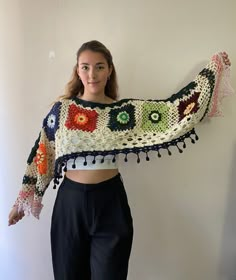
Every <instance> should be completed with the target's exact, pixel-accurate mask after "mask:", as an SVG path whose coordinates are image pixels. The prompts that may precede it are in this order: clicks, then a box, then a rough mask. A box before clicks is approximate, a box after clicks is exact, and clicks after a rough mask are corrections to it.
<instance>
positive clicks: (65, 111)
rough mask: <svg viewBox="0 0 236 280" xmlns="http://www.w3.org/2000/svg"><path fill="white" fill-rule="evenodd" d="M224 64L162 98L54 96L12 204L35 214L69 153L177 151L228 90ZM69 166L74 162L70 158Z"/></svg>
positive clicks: (217, 58)
mask: <svg viewBox="0 0 236 280" xmlns="http://www.w3.org/2000/svg"><path fill="white" fill-rule="evenodd" d="M229 71H230V70H229V67H228V66H226V65H225V64H224V63H223V59H222V57H221V55H220V54H216V55H214V56H213V57H212V59H211V60H210V62H209V63H208V64H207V66H206V67H205V68H204V69H203V70H202V71H201V72H200V73H199V74H198V75H197V76H196V78H195V79H194V80H193V81H192V82H190V83H189V84H188V85H187V86H186V87H184V88H183V89H181V90H180V91H179V92H177V93H175V94H173V95H172V96H171V97H169V98H167V99H165V100H142V99H130V98H129V99H122V100H120V101H117V102H114V103H112V104H100V103H96V102H91V101H85V100H82V99H79V98H77V97H74V98H70V99H63V100H60V101H58V102H56V103H55V104H54V105H53V107H52V109H51V110H50V112H49V113H48V115H47V116H46V118H45V119H44V120H43V126H42V129H41V131H40V134H39V137H38V139H37V140H36V142H35V145H34V147H33V148H32V151H31V153H30V155H29V158H28V161H27V168H26V172H25V175H24V178H23V186H22V188H21V190H20V193H19V195H18V197H17V200H16V202H15V204H14V205H17V206H18V209H19V210H21V209H23V210H24V211H25V212H26V213H30V212H31V213H32V214H33V215H34V216H35V217H37V218H39V214H40V212H41V209H42V206H43V205H42V203H41V202H42V198H43V195H44V193H45V191H46V189H47V187H48V186H49V184H50V182H51V180H52V179H53V178H54V187H55V186H56V185H57V184H59V179H60V178H62V171H63V170H64V171H66V170H67V169H66V164H67V161H68V160H69V159H74V161H75V160H76V158H77V157H84V164H85V165H86V164H87V161H86V157H87V156H93V157H94V163H95V162H96V156H98V155H99V156H100V158H101V156H103V159H104V158H105V156H106V155H114V159H113V160H115V155H118V154H123V155H124V160H125V161H127V160H128V158H127V155H128V154H130V153H134V154H136V155H137V162H140V156H139V154H140V153H141V152H143V153H145V155H146V160H149V156H148V152H150V151H156V152H157V154H158V156H159V157H160V156H161V152H160V151H161V150H162V149H165V150H167V151H168V154H169V155H171V151H170V147H171V146H174V147H176V148H177V149H178V150H179V152H180V153H182V151H183V148H185V147H186V143H185V139H186V138H190V139H191V141H192V143H194V142H195V140H197V139H198V137H197V135H196V133H195V131H194V127H195V125H196V124H197V123H199V122H200V121H202V120H203V119H204V118H205V117H206V116H209V117H212V116H217V115H221V111H220V107H219V105H220V103H221V100H222V98H223V97H224V96H225V95H227V94H229V93H231V92H232V91H233V90H232V88H231V86H230V84H229ZM74 167H76V166H75V163H74Z"/></svg>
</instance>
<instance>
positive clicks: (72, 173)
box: [65, 169, 119, 184]
mask: <svg viewBox="0 0 236 280" xmlns="http://www.w3.org/2000/svg"><path fill="white" fill-rule="evenodd" d="M118 173H119V170H118V169H97V170H68V171H67V172H66V174H65V175H66V177H67V178H69V179H71V180H73V181H76V182H79V183H83V184H96V183H100V182H102V181H106V180H108V179H110V178H112V177H114V176H115V175H117V174H118Z"/></svg>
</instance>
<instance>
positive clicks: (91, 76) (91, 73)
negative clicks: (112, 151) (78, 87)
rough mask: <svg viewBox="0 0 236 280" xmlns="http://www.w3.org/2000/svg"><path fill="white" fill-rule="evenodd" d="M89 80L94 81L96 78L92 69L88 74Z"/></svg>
mask: <svg viewBox="0 0 236 280" xmlns="http://www.w3.org/2000/svg"><path fill="white" fill-rule="evenodd" d="M89 74H90V75H89V76H90V79H95V78H96V71H95V70H94V69H91V71H90V73H89Z"/></svg>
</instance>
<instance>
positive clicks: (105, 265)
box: [51, 173, 133, 280]
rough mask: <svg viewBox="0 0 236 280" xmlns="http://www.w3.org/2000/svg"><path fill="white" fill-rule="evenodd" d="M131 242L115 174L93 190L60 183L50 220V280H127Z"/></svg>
mask: <svg viewBox="0 0 236 280" xmlns="http://www.w3.org/2000/svg"><path fill="white" fill-rule="evenodd" d="M132 241H133V221H132V216H131V212H130V207H129V204H128V200H127V195H126V191H125V188H124V185H123V180H122V178H121V175H120V173H119V174H118V175H116V176H115V177H113V178H111V179H108V180H106V181H103V182H101V183H98V184H82V183H78V182H75V181H72V180H70V179H69V178H67V177H64V179H63V181H62V183H61V185H60V187H59V190H58V193H57V197H56V201H55V205H54V208H53V213H52V220H51V251H52V263H53V272H54V277H55V280H126V279H127V274H128V263H129V257H130V252H131V247H132Z"/></svg>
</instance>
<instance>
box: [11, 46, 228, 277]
mask: <svg viewBox="0 0 236 280" xmlns="http://www.w3.org/2000/svg"><path fill="white" fill-rule="evenodd" d="M221 57H222V60H223V62H224V64H225V66H230V61H229V59H228V55H227V54H226V53H221ZM215 63H218V64H217V65H220V64H219V63H220V62H215ZM214 67H215V64H214ZM214 67H213V68H214ZM215 68H216V67H215ZM215 68H214V69H215ZM212 71H213V70H212ZM217 71H218V70H215V73H217ZM208 72H209V71H208ZM213 72H214V71H213ZM213 72H211V73H210V74H209V73H208V75H210V76H211V78H212V73H213ZM201 75H202V74H201ZM204 75H205V74H204ZM209 81H210V79H209ZM196 85H197V82H196V83H195V86H196ZM191 86H193V85H192V84H191ZM190 90H193V88H190V86H188V87H186V88H185V89H184V93H185V94H186V92H187V91H189V92H190ZM212 92H213V90H212ZM204 94H205V93H204ZM212 94H213V93H212ZM195 95H196V94H195ZM205 95H206V94H205ZM176 96H178V98H179V96H180V93H178V94H177V95H174V99H176V98H177V97H176ZM197 96H198V98H199V96H200V95H199V92H197ZM191 98H192V97H191ZM191 98H190V99H191ZM174 99H173V98H172V99H169V101H170V100H171V101H172V103H174V101H173V100H174ZM210 99H212V98H211V97H210ZM210 99H209V100H210ZM199 100H200V99H199ZM201 100H202V97H201ZM139 101H140V100H136V101H135V100H134V101H133V100H129V102H126V100H124V101H120V102H119V101H117V81H116V72H115V67H114V65H113V62H112V56H111V54H110V52H109V50H108V49H107V48H106V47H105V46H104V45H103V44H101V43H100V42H98V41H90V42H87V43H85V44H83V45H82V46H81V48H80V49H79V50H78V52H77V64H76V65H75V67H74V70H73V76H72V80H71V81H70V82H69V83H68V85H67V90H66V94H65V95H64V96H62V98H61V99H60V101H59V102H56V103H55V104H54V106H53V108H52V110H51V111H50V113H49V114H48V115H47V117H46V118H45V119H44V122H43V128H44V130H42V131H41V133H40V135H39V138H38V139H37V141H36V143H35V146H34V147H33V149H32V151H31V154H30V156H29V159H28V167H27V171H26V175H25V176H24V178H23V189H22V190H21V191H20V194H19V197H18V199H17V201H16V203H15V205H14V207H13V209H12V211H11V212H10V214H9V225H13V224H16V223H17V222H18V221H19V220H21V219H22V218H23V217H24V215H25V214H24V212H25V211H27V210H28V212H29V211H30V212H31V213H32V214H33V215H34V216H35V217H38V216H39V213H40V211H41V208H42V204H41V198H42V196H43V195H44V192H45V190H46V188H47V187H48V185H49V183H50V181H51V179H52V178H53V176H54V183H55V185H56V184H58V183H59V179H60V178H62V176H61V169H62V166H64V172H65V174H64V178H63V181H62V183H61V185H60V188H59V190H58V193H57V198H56V201H55V205H54V209H53V215H52V223H51V249H52V260H53V270H54V276H55V279H56V280H59V279H60V280H62V279H64V280H65V279H66V280H67V279H68V280H73V279H85V280H86V279H87V280H88V279H94V280H106V279H109V280H110V279H113V280H115V279H117V280H118V279H119V280H124V279H126V278H127V273H128V262H129V257H130V252H131V247H132V240H133V222H132V216H131V212H130V208H129V204H128V200H127V196H126V192H125V189H124V185H123V180H122V178H121V175H120V173H119V170H118V164H117V156H118V154H119V153H122V152H124V153H125V155H126V156H127V154H128V153H129V152H135V153H136V154H137V157H138V162H139V156H138V153H139V152H140V151H144V152H145V153H146V154H147V152H148V151H150V150H152V149H153V150H157V151H158V155H159V148H166V149H168V148H169V145H175V146H177V147H178V149H179V146H178V145H177V142H176V140H175V139H174V137H173V133H174V132H173V131H177V130H178V129H177V128H176V127H175V128H174V129H173V131H172V138H173V139H174V140H171V141H172V142H171V141H170V142H165V141H163V145H162V144H160V142H158V143H155V145H154V144H153V145H150V143H149V144H148V145H146V142H142V147H141V146H140V147H141V148H139V147H137V145H136V144H137V143H134V142H135V141H136V140H139V141H141V140H142V141H143V139H142V137H146V134H148V133H149V130H148V126H147V122H144V121H143V117H142V123H141V125H142V128H143V131H146V133H143V132H142V133H141V134H140V135H137V133H136V132H135V133H134V134H133V135H131V134H130V133H129V131H131V132H132V130H133V129H134V128H135V126H137V122H138V121H139V120H140V119H139V117H137V112H138V111H137V110H136V111H135V113H134V111H133V110H134V109H137V108H138V106H140V104H141V106H144V107H143V108H144V110H143V112H146V111H147V108H146V107H145V106H146V105H147V103H145V104H144V102H143V101H140V102H139ZM141 102H142V103H141ZM146 102H148V101H146ZM158 102H159V101H158ZM184 102H185V101H184ZM184 102H182V103H183V104H182V105H185V104H184ZM199 102H200V101H199ZM159 103H161V102H159ZM162 103H163V102H162ZM205 103H206V102H205ZM148 105H150V103H148ZM154 105H155V106H156V103H155V104H151V106H154ZM159 105H160V104H157V106H159ZM194 105H195V103H194V102H191V103H190V104H187V106H186V107H185V108H184V111H183V112H182V113H181V114H180V118H179V121H178V123H182V122H184V121H185V122H186V119H187V121H189V119H190V118H189V117H190V115H191V114H196V113H197V112H198V111H200V110H198V109H199V107H200V105H199V106H196V107H195V109H194ZM155 106H154V107H155ZM163 106H164V105H163V104H161V107H160V106H159V107H160V108H161V109H160V110H159V107H155V110H154V109H153V110H151V114H148V121H151V122H152V125H156V129H157V131H158V132H159V133H160V134H163V132H164V131H166V130H165V129H166V128H165V127H164V126H163V123H162V124H160V119H161V118H160V116H161V115H160V114H159V113H160V112H162V111H163V112H164V113H165V114H166V112H167V111H165V110H164V109H163V108H164V107H163ZM165 106H166V104H165ZM206 106H207V107H206V109H207V110H208V109H209V104H208V105H206ZM120 107H122V109H123V110H122V111H120ZM165 108H166V107H165ZM145 110H146V111H145ZM161 110H162V111H161ZM166 110H167V109H166ZM207 110H206V111H207ZM111 112H112V113H111ZM103 113H104V115H102V114H103ZM164 113H163V115H162V117H164ZM99 114H100V116H106V117H100V119H99V120H98V118H99ZM143 115H144V113H143ZM182 115H183V116H182ZM107 117H109V121H107ZM131 117H133V121H134V122H133V123H131ZM202 117H203V116H202V115H200V116H199V118H198V121H200V120H201V119H202ZM195 119H197V118H196V117H195ZM95 120H96V122H95ZM117 121H118V122H119V123H116V122H117ZM135 121H136V123H135ZM191 121H192V120H191ZM189 122H190V121H189ZM192 122H193V121H192ZM62 123H63V125H62ZM104 123H105V125H104ZM194 124H195V123H194ZM105 126H106V129H105V128H104V127H105ZM190 126H192V123H191V125H190ZM190 126H189V127H190ZM183 127H184V128H185V130H183V131H184V132H186V134H185V135H186V137H190V138H191V133H192V132H191V131H190V132H187V130H186V124H185V125H183ZM107 128H109V130H108V129H107ZM152 128H153V127H152ZM96 131H99V133H100V134H99V138H96V135H97V134H96V133H95V132H96ZM109 131H111V132H112V133H109ZM127 131H128V132H127ZM139 131H140V130H139ZM183 131H182V132H183ZM176 133H177V132H176ZM182 134H183V133H182ZM111 135H112V136H111ZM113 135H116V137H123V138H124V139H125V140H124V142H123V145H124V146H125V147H124V148H120V147H119V145H118V143H116V141H115V140H114V138H112V137H113ZM165 135H166V134H165ZM179 135H180V134H179ZM153 136H156V134H155V133H153V130H152V137H153ZM132 137H133V138H132ZM135 137H137V139H136V138H135ZM162 137H163V135H162ZM181 137H182V138H181ZM123 138H121V139H123ZM130 138H131V139H130ZM134 138H135V140H134ZM149 138H150V136H149ZM149 138H148V139H149ZM172 138H171V139H172ZM57 139H59V140H57ZM81 139H83V141H82V140H81ZM140 139H141V140H140ZM178 139H180V141H182V142H184V140H183V136H182V135H181V136H180V137H179V138H178ZM55 140H57V141H58V142H57V141H55ZM113 140H114V143H113V144H110V142H112V141H113ZM121 141H123V140H121ZM129 141H131V142H132V143H133V144H132V145H131V146H130V148H127V147H128V146H127V145H128V144H127V143H129ZM145 141H148V140H147V139H145ZM152 141H153V142H152V143H154V142H155V141H154V140H153V139H152ZM173 141H174V142H173ZM98 142H101V143H98ZM107 142H109V143H108V144H107ZM78 143H79V145H78ZM168 143H170V144H168ZM173 143H174V144H173ZM167 144H168V145H167ZM98 145H100V146H99V147H100V148H99V149H97V147H98ZM135 145H136V146H135ZM160 145H162V146H160ZM78 146H79V147H80V151H79V152H78ZM150 146H152V147H153V148H150ZM101 147H102V148H103V147H104V149H102V148H101ZM115 147H117V148H116V149H115ZM118 147H119V148H118ZM144 148H145V149H144ZM55 150H56V153H57V155H56V156H55ZM68 150H70V153H68ZM179 150H180V149H179ZM104 151H105V152H104ZM180 151H181V150H180ZM168 152H169V149H168ZM45 158H46V160H45ZM147 160H149V158H148V156H147ZM55 162H56V167H55V166H54V165H55ZM54 169H55V170H56V171H55V173H54V174H53V170H54ZM37 184H38V185H37ZM42 186H43V187H42Z"/></svg>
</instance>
